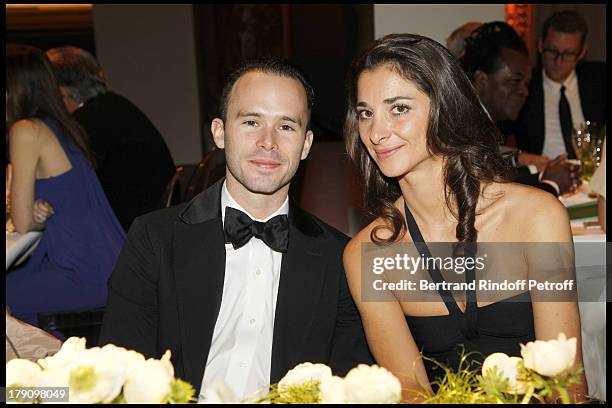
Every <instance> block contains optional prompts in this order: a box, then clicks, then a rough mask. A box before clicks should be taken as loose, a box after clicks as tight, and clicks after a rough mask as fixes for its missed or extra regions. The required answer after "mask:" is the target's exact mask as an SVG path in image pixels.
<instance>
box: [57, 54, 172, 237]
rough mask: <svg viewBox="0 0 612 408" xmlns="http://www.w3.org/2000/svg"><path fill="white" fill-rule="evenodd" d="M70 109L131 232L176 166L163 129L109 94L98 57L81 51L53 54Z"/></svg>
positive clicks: (154, 204) (156, 201)
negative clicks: (87, 139)
mask: <svg viewBox="0 0 612 408" xmlns="http://www.w3.org/2000/svg"><path fill="white" fill-rule="evenodd" d="M47 55H48V56H49V59H50V60H51V63H52V64H53V69H54V71H55V75H56V77H57V79H58V82H59V84H60V91H61V94H62V98H63V100H64V103H65V105H66V108H67V109H68V111H69V112H71V113H72V114H73V115H74V117H75V118H76V120H77V121H78V122H79V123H80V124H81V126H82V127H83V128H85V130H86V131H87V134H88V135H89V138H90V140H91V147H92V150H93V152H94V154H95V157H96V161H97V163H98V167H97V169H96V172H97V173H98V177H99V178H100V182H101V183H102V187H103V188H104V191H105V192H106V196H107V197H108V200H109V202H110V204H111V207H112V208H113V210H114V211H115V214H116V215H117V218H119V221H120V222H121V225H123V228H124V229H125V230H126V231H127V230H128V229H129V227H130V225H131V223H132V221H133V220H134V218H135V217H137V216H139V215H142V214H144V213H147V212H150V211H153V210H155V209H156V208H157V207H158V205H159V203H160V199H161V196H162V193H163V192H164V189H165V187H166V184H167V183H168V181H170V178H172V175H173V174H174V162H173V161H172V156H171V155H170V151H169V150H168V147H167V145H166V143H165V141H164V139H163V138H162V136H161V134H160V133H159V131H158V130H157V129H156V128H155V126H154V125H153V123H152V122H151V121H150V120H149V118H148V117H147V116H146V115H145V114H144V113H143V112H142V111H141V110H140V109H138V107H136V105H134V104H133V103H132V102H130V101H129V100H128V99H126V98H124V97H123V96H121V95H118V94H116V93H114V92H111V91H107V88H106V78H105V76H104V74H103V72H102V69H101V68H100V66H99V64H98V62H97V61H96V59H95V58H94V57H93V56H92V55H91V54H90V53H89V52H87V51H85V50H82V49H79V48H75V47H60V48H53V49H51V50H49V51H47Z"/></svg>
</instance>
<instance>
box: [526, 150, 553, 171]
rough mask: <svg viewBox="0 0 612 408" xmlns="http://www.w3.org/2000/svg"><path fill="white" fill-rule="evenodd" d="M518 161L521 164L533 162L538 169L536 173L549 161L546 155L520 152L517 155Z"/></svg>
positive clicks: (544, 167)
mask: <svg viewBox="0 0 612 408" xmlns="http://www.w3.org/2000/svg"><path fill="white" fill-rule="evenodd" d="M518 163H519V164H520V165H522V166H527V165H529V164H533V165H534V166H536V168H537V169H538V173H540V172H542V171H544V169H546V166H547V165H548V163H550V159H549V158H548V156H540V155H539V154H531V153H524V152H520V153H519V155H518Z"/></svg>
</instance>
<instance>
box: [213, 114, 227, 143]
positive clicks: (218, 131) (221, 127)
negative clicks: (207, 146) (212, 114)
mask: <svg viewBox="0 0 612 408" xmlns="http://www.w3.org/2000/svg"><path fill="white" fill-rule="evenodd" d="M210 132H211V133H212V135H213V139H214V141H215V145H216V146H217V147H218V148H219V149H224V148H225V124H224V123H223V120H221V119H219V118H214V119H213V120H212V122H211V124H210Z"/></svg>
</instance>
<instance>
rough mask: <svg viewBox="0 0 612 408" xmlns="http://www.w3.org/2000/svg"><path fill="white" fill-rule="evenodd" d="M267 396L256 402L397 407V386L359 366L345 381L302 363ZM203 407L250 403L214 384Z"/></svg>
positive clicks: (376, 370) (382, 372)
mask: <svg viewBox="0 0 612 408" xmlns="http://www.w3.org/2000/svg"><path fill="white" fill-rule="evenodd" d="M270 388H271V390H270V393H269V394H268V395H267V396H266V397H264V398H260V399H258V400H256V401H255V402H257V403H272V404H347V403H386V404H395V403H399V402H400V399H401V384H400V382H399V380H398V379H397V378H396V377H395V376H394V375H393V374H391V373H390V372H389V371H387V370H386V369H385V368H383V367H379V366H377V365H372V366H368V365H365V364H360V365H359V366H357V367H355V368H353V369H352V370H351V371H349V373H348V374H347V375H346V377H345V378H341V377H337V376H334V375H332V370H331V368H329V367H328V366H326V365H325V364H313V363H309V362H307V363H302V364H298V365H297V366H295V367H294V368H293V369H291V370H289V371H288V372H287V374H285V376H284V377H283V378H282V379H281V380H280V381H279V383H278V384H275V385H272V386H271V387H270ZM204 395H205V398H204V402H205V403H241V402H252V399H249V398H247V399H246V400H244V401H239V400H238V399H237V398H236V396H235V394H234V393H233V392H231V389H230V388H229V387H227V386H226V385H224V384H219V383H217V384H214V385H213V386H211V387H210V388H209V389H208V390H205V392H204Z"/></svg>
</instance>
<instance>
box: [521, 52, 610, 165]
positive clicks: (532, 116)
mask: <svg viewBox="0 0 612 408" xmlns="http://www.w3.org/2000/svg"><path fill="white" fill-rule="evenodd" d="M576 76H577V79H578V91H579V93H580V104H581V106H582V112H583V113H584V119H585V120H590V121H597V122H600V123H602V124H603V123H605V120H606V64H605V63H603V62H589V61H580V62H579V63H578V64H577V65H576ZM542 81H543V79H542V68H541V67H537V68H535V69H534V70H533V74H532V77H531V82H530V84H529V97H528V98H527V101H526V102H525V105H524V106H523V109H522V110H521V112H520V114H519V117H518V120H517V123H516V125H517V127H516V129H515V133H516V140H517V144H518V147H519V149H521V150H523V151H525V152H528V153H534V154H542V150H543V149H544V131H545V126H544V85H543V82H542ZM574 125H577V124H576V123H575V124H574ZM551 158H552V157H551Z"/></svg>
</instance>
